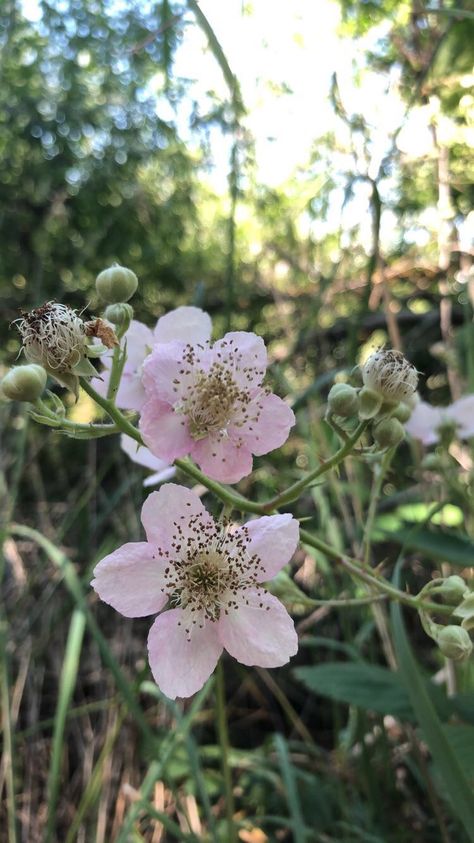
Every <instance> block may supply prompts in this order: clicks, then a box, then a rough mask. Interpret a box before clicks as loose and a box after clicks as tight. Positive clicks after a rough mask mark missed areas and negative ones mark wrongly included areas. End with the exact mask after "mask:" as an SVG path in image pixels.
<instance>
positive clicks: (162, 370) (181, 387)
mask: <svg viewBox="0 0 474 843" xmlns="http://www.w3.org/2000/svg"><path fill="white" fill-rule="evenodd" d="M194 357H196V355H194ZM194 357H193V362H192V363H191V362H189V350H188V347H187V346H186V344H185V343H183V342H168V343H161V344H159V345H155V346H154V348H153V351H152V352H151V354H149V356H148V357H147V358H146V360H145V362H144V364H143V385H144V387H145V390H146V392H147V395H148V396H150V397H151V396H155V397H156V398H159V399H160V401H166V402H167V403H168V404H171V405H174V404H176V403H178V402H179V401H180V399H181V398H182V397H183V396H184V397H185V396H186V394H187V393H188V392H189V389H190V387H191V386H192V384H193V383H194V379H195V363H194ZM196 359H199V355H197V358H196Z"/></svg>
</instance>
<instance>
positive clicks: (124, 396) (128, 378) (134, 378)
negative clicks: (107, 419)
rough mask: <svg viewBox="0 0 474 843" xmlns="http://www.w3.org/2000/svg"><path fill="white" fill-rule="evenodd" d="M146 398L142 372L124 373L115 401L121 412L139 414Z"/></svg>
mask: <svg viewBox="0 0 474 843" xmlns="http://www.w3.org/2000/svg"><path fill="white" fill-rule="evenodd" d="M146 397H147V396H146V392H145V388H144V386H143V383H142V378H141V374H140V372H126V371H124V372H123V374H122V377H121V379H120V385H119V388H118V391H117V397H116V399H115V403H116V404H117V407H120V409H121V410H137V412H140V411H141V409H142V407H143V405H144V403H145V401H146Z"/></svg>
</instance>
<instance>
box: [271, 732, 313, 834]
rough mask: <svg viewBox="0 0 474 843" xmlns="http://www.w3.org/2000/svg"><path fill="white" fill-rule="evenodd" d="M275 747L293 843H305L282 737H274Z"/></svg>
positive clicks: (304, 832)
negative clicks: (289, 817) (290, 821)
mask: <svg viewBox="0 0 474 843" xmlns="http://www.w3.org/2000/svg"><path fill="white" fill-rule="evenodd" d="M274 741H275V747H276V751H277V754H278V761H279V764H280V770H281V774H282V777H283V782H284V785H285V789H286V797H287V800H288V808H289V810H290V815H291V820H292V825H291V828H292V830H293V839H294V841H295V843H305V841H306V830H305V825H304V820H303V814H302V811H301V804H300V800H299V796H298V786H297V784H296V777H295V773H294V768H293V765H292V763H291V761H290V757H289V755H288V747H287V745H286V741H285V739H284V738H283V736H282V735H275V737H274Z"/></svg>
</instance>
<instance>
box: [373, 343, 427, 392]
mask: <svg viewBox="0 0 474 843" xmlns="http://www.w3.org/2000/svg"><path fill="white" fill-rule="evenodd" d="M362 378H363V381H364V384H365V386H367V387H368V388H369V389H372V390H373V391H374V392H377V393H379V394H380V395H382V396H383V398H384V399H385V400H387V401H396V402H398V401H406V400H407V399H410V398H411V397H412V396H413V395H414V393H415V391H416V387H417V384H418V372H417V371H416V369H415V367H414V366H412V364H411V363H409V362H408V360H407V359H406V357H404V355H403V354H402V353H401V351H395V350H394V349H388V350H387V351H385V350H383V349H381V350H380V351H376V352H375V353H374V354H372V355H371V356H370V357H369V359H368V360H367V361H366V363H365V364H364V366H363V368H362Z"/></svg>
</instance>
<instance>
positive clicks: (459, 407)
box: [446, 395, 474, 439]
mask: <svg viewBox="0 0 474 843" xmlns="http://www.w3.org/2000/svg"><path fill="white" fill-rule="evenodd" d="M446 409H447V415H448V416H449V418H450V419H452V420H453V421H455V422H456V424H457V425H458V430H457V435H458V436H459V438H460V439H470V438H471V436H474V395H464V396H463V397H462V398H458V400H457V401H454V403H453V404H451V406H450V407H447V408H446Z"/></svg>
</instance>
